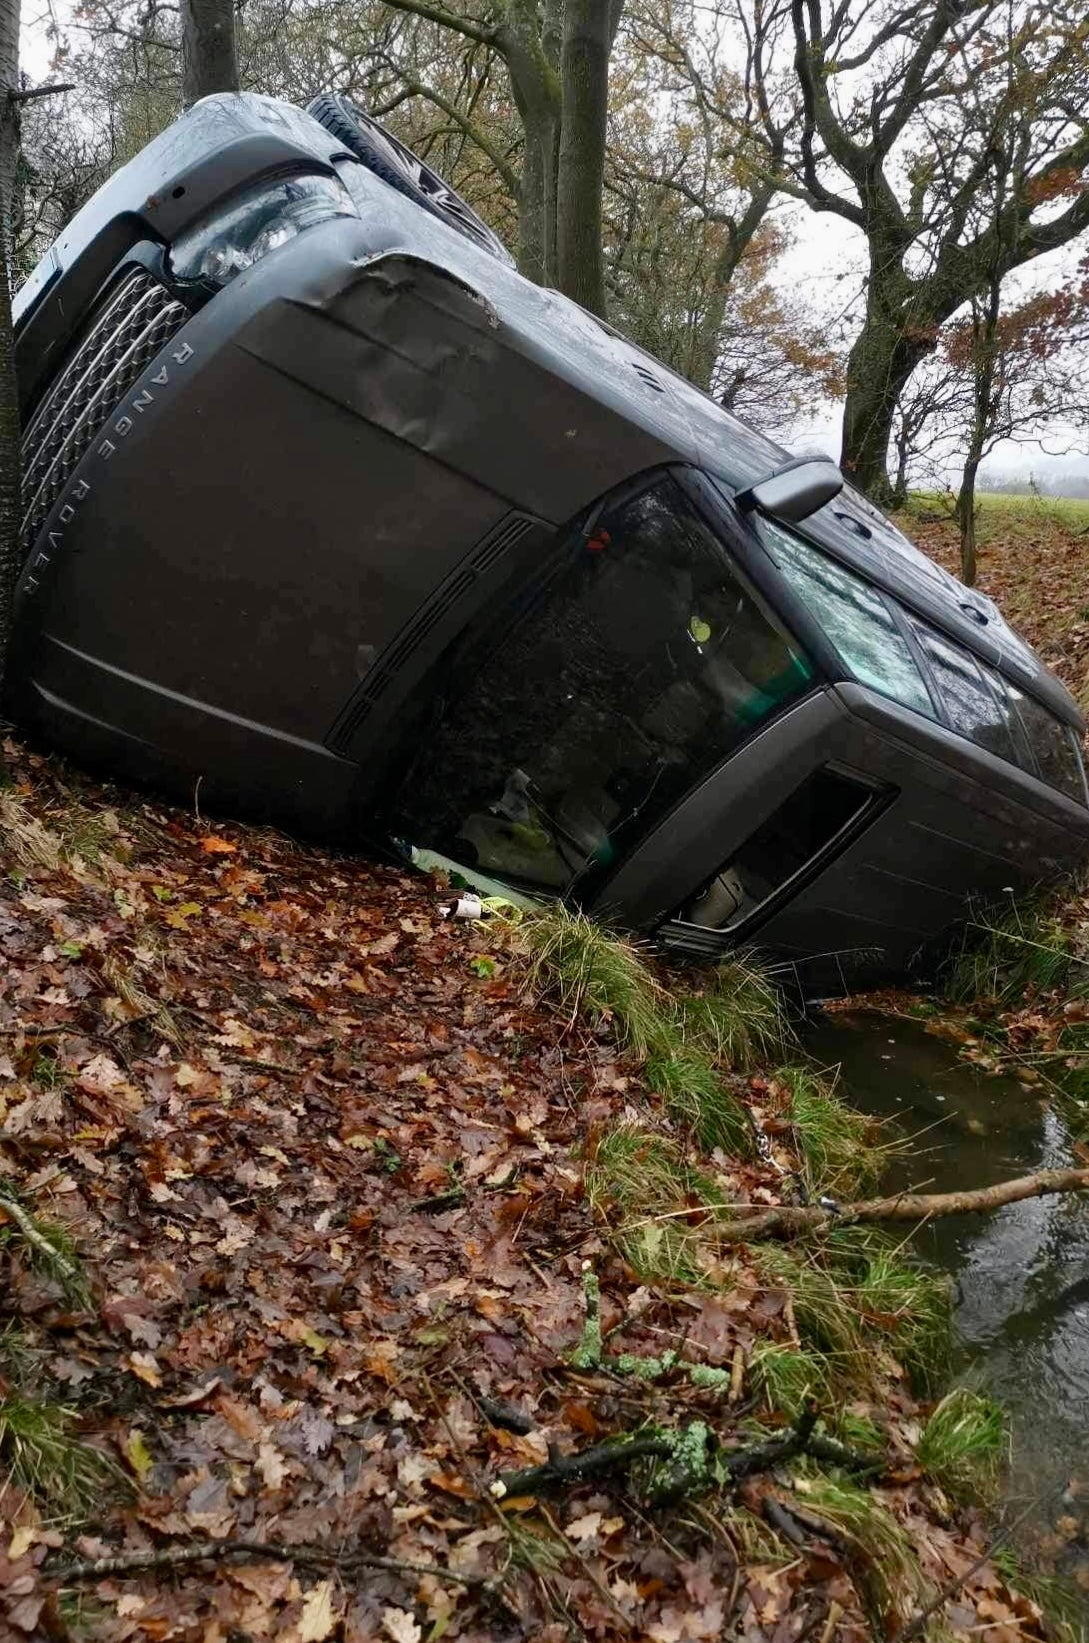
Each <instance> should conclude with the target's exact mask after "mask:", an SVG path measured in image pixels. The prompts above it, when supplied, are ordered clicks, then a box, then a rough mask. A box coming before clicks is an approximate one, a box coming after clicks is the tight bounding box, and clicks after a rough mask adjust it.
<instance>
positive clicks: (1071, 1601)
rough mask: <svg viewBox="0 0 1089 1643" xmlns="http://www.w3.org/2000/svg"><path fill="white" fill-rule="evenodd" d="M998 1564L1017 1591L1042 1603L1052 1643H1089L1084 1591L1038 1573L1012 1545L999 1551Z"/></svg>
mask: <svg viewBox="0 0 1089 1643" xmlns="http://www.w3.org/2000/svg"><path fill="white" fill-rule="evenodd" d="M994 1563H995V1567H996V1568H997V1569H998V1571H999V1573H1000V1574H1001V1575H1002V1578H1003V1579H1004V1580H1006V1581H1008V1583H1009V1585H1010V1586H1011V1587H1012V1588H1013V1589H1014V1590H1015V1591H1018V1592H1021V1593H1023V1594H1024V1596H1025V1597H1027V1598H1029V1599H1030V1601H1031V1602H1033V1603H1037V1604H1039V1606H1040V1608H1041V1609H1042V1610H1043V1615H1044V1634H1045V1636H1046V1637H1047V1638H1048V1639H1049V1640H1050V1643H1089V1621H1087V1620H1086V1614H1085V1610H1086V1599H1085V1593H1084V1592H1079V1591H1076V1590H1075V1588H1074V1587H1073V1586H1072V1585H1070V1584H1069V1583H1068V1582H1067V1581H1065V1580H1063V1579H1062V1578H1061V1577H1060V1576H1057V1575H1043V1574H1037V1573H1036V1571H1035V1570H1033V1569H1030V1568H1029V1567H1028V1566H1027V1564H1025V1563H1024V1562H1023V1560H1022V1559H1021V1558H1020V1557H1019V1556H1018V1555H1017V1553H1016V1552H1014V1551H1013V1550H1011V1548H1010V1547H1008V1546H1002V1547H999V1548H998V1550H997V1551H996V1552H995V1554H994Z"/></svg>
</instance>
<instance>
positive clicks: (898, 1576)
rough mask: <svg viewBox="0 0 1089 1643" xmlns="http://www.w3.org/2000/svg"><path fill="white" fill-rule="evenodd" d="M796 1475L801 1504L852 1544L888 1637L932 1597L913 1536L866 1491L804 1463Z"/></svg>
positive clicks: (864, 1587)
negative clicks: (801, 1485) (799, 1479)
mask: <svg viewBox="0 0 1089 1643" xmlns="http://www.w3.org/2000/svg"><path fill="white" fill-rule="evenodd" d="M798 1471H799V1472H800V1473H801V1474H802V1478H803V1481H804V1484H805V1487H804V1489H803V1490H799V1494H798V1500H799V1504H800V1505H801V1506H803V1507H804V1509H805V1510H806V1511H807V1512H812V1513H813V1514H814V1515H815V1516H817V1517H819V1518H823V1519H824V1521H825V1522H826V1523H827V1524H828V1525H829V1526H830V1527H831V1528H833V1529H835V1530H836V1531H837V1533H838V1534H840V1535H841V1536H843V1538H844V1539H846V1540H848V1541H849V1542H850V1543H851V1545H852V1547H853V1548H854V1551H855V1553H856V1560H855V1561H856V1568H857V1570H858V1571H859V1576H858V1581H857V1584H858V1586H859V1588H860V1596H862V1597H863V1599H864V1601H865V1602H866V1605H867V1607H868V1608H869V1610H870V1613H871V1616H872V1618H873V1620H874V1622H875V1627H876V1628H878V1629H877V1630H876V1633H875V1634H876V1635H879V1636H885V1635H887V1634H888V1632H889V1630H890V1629H895V1627H896V1626H898V1625H901V1624H903V1623H904V1622H905V1621H906V1620H907V1619H908V1617H909V1615H910V1614H911V1612H912V1610H913V1609H914V1608H915V1607H916V1606H918V1605H921V1604H922V1603H924V1602H925V1601H926V1599H927V1597H928V1596H929V1595H930V1593H929V1588H928V1586H927V1582H926V1580H925V1578H924V1576H923V1572H922V1569H921V1568H920V1566H919V1560H918V1557H917V1556H916V1553H915V1548H914V1546H913V1544H912V1540H911V1535H910V1533H909V1532H908V1530H907V1529H906V1528H904V1527H903V1525H902V1524H900V1523H898V1522H897V1520H896V1518H894V1517H893V1515H892V1513H891V1512H890V1511H889V1510H888V1508H887V1507H885V1506H884V1505H883V1504H882V1503H881V1501H880V1500H879V1499H878V1498H877V1497H876V1496H875V1495H873V1494H871V1493H870V1492H869V1491H868V1490H866V1489H862V1488H859V1487H858V1486H857V1485H856V1484H853V1483H849V1482H847V1481H846V1480H844V1479H840V1478H831V1477H828V1476H827V1475H825V1474H823V1473H821V1472H816V1471H813V1470H811V1468H810V1467H809V1466H808V1465H807V1464H806V1463H805V1462H802V1463H801V1464H800V1465H799V1466H798ZM890 1623H891V1627H890Z"/></svg>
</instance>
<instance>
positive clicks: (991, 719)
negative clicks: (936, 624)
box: [909, 617, 1019, 764]
mask: <svg viewBox="0 0 1089 1643" xmlns="http://www.w3.org/2000/svg"><path fill="white" fill-rule="evenodd" d="M909 621H910V622H911V626H912V630H913V632H914V634H915V637H916V638H917V639H918V641H919V646H920V648H921V650H922V652H923V655H924V656H925V657H926V659H927V661H928V662H929V663H930V668H931V671H932V673H933V675H934V680H935V683H936V684H937V687H938V694H939V695H940V697H941V700H942V705H943V706H944V708H945V711H946V713H947V715H948V717H949V722H950V724H951V725H952V727H953V729H954V730H956V731H958V732H959V733H960V735H962V736H967V738H968V740H969V741H970V742H975V744H976V746H977V747H985V748H986V749H987V751H988V753H996V754H997V755H998V757H999V758H1000V759H1006V760H1007V761H1008V762H1009V763H1010V764H1017V763H1018V762H1019V760H1018V757H1017V751H1018V750H1017V747H1016V746H1015V743H1014V738H1013V733H1012V731H1011V728H1010V725H1009V724H1008V722H1007V716H1006V713H1005V712H1004V711H1003V707H1002V704H1001V703H1000V701H999V699H998V697H996V695H995V693H994V691H993V690H992V689H991V688H990V686H989V685H988V683H987V681H986V679H985V678H984V677H983V673H982V671H981V669H980V668H979V666H978V664H977V663H976V660H975V658H974V657H973V656H970V655H969V654H968V652H967V651H966V650H961V649H960V647H959V645H954V644H952V643H951V642H950V641H949V640H948V639H946V638H944V637H943V636H942V635H941V634H940V633H935V631H934V629H933V628H929V627H927V626H926V624H925V623H924V622H919V621H916V619H915V618H914V617H910V618H909Z"/></svg>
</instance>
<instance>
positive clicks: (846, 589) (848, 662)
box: [761, 519, 935, 719]
mask: <svg viewBox="0 0 1089 1643" xmlns="http://www.w3.org/2000/svg"><path fill="white" fill-rule="evenodd" d="M761 529H762V533H763V539H764V545H765V547H766V548H767V550H768V552H769V553H770V554H771V557H772V559H774V561H775V563H776V565H778V567H779V569H780V571H781V572H782V573H783V575H784V577H785V578H786V580H787V581H788V582H789V583H790V585H791V587H792V588H793V589H794V591H795V593H796V594H797V595H798V597H799V598H800V599H802V600H803V601H804V603H805V604H806V605H807V606H808V607H809V609H810V611H811V612H812V614H813V616H814V617H815V618H816V620H817V622H818V623H819V624H820V626H821V628H822V629H823V631H824V633H825V634H826V635H827V637H828V638H829V640H830V641H831V642H832V644H833V645H834V646H835V647H836V650H837V651H838V652H839V654H840V656H841V658H842V660H843V663H844V666H845V667H846V668H847V670H848V672H850V673H851V674H852V675H853V676H854V677H855V678H856V679H857V680H858V682H859V684H862V685H869V686H870V687H871V689H873V690H879V691H880V692H881V693H882V695H884V696H891V697H892V699H893V701H894V702H900V703H902V705H903V706H904V707H911V708H914V709H915V711H916V712H917V713H925V714H926V715H927V716H928V718H931V719H932V718H934V717H935V714H934V704H933V702H932V701H931V699H930V692H929V691H928V690H927V687H926V681H925V680H924V678H923V676H922V674H921V672H920V671H919V668H918V666H917V664H916V662H915V658H914V657H913V656H912V654H911V649H910V647H909V645H908V643H907V640H906V639H905V638H904V637H903V635H902V634H901V632H900V630H899V628H898V627H897V625H896V623H895V622H894V621H893V618H892V615H891V614H890V612H889V609H888V606H887V605H886V604H885V601H884V599H883V598H882V597H881V595H880V593H879V592H878V591H877V589H876V588H871V587H870V586H869V585H868V584H867V583H866V582H863V581H862V580H861V579H860V578H859V577H857V576H853V575H852V574H851V572H850V571H849V570H846V569H845V568H844V567H843V566H842V565H838V564H836V562H835V561H834V560H832V559H828V558H826V557H825V555H824V554H823V553H818V552H817V550H816V549H815V548H811V547H810V546H809V544H808V542H803V541H802V540H801V539H800V538H799V537H797V536H792V535H791V534H790V533H789V532H788V531H784V530H782V529H781V528H780V527H779V526H778V525H775V524H773V523H772V521H771V520H770V519H765V520H762V521H761Z"/></svg>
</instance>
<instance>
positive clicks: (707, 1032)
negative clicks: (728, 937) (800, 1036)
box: [676, 958, 790, 1072]
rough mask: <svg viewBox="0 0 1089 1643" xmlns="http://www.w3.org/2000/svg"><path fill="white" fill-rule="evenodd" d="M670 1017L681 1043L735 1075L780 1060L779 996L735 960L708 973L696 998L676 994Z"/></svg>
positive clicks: (783, 1041) (782, 1024)
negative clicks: (673, 1015) (675, 1020)
mask: <svg viewBox="0 0 1089 1643" xmlns="http://www.w3.org/2000/svg"><path fill="white" fill-rule="evenodd" d="M676 1012H677V1017H678V1022H679V1025H680V1028H681V1031H682V1034H683V1036H684V1039H685V1041H686V1043H689V1044H691V1045H693V1046H695V1047H696V1048H698V1049H700V1050H702V1051H703V1052H704V1053H705V1054H706V1055H708V1056H710V1057H711V1059H712V1061H714V1062H715V1063H717V1064H718V1065H719V1066H722V1067H726V1068H730V1069H733V1070H735V1071H738V1072H745V1071H748V1070H749V1069H751V1068H752V1067H754V1066H756V1065H758V1064H762V1063H764V1062H766V1061H768V1060H770V1059H773V1058H774V1057H777V1056H779V1055H781V1054H782V1053H783V1051H784V1049H785V1047H786V1045H787V1043H788V1041H789V1037H790V1034H789V1029H788V1027H787V1024H786V1016H785V1013H784V1010H783V1004H782V1000H781V998H780V997H779V994H778V993H777V992H776V990H775V988H774V987H773V986H772V985H771V983H770V982H769V981H768V980H767V978H766V977H765V976H764V975H762V974H761V972H760V971H759V970H758V969H756V968H755V967H754V966H753V965H752V964H749V963H747V962H746V961H745V960H744V959H740V958H735V959H731V960H730V961H729V962H728V963H725V964H720V965H719V966H718V967H717V969H715V970H713V971H711V973H710V975H709V976H707V978H706V980H705V982H704V985H703V986H702V987H701V989H700V990H699V991H698V992H694V993H688V992H682V993H680V994H679V995H678V997H677V999H676Z"/></svg>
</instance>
